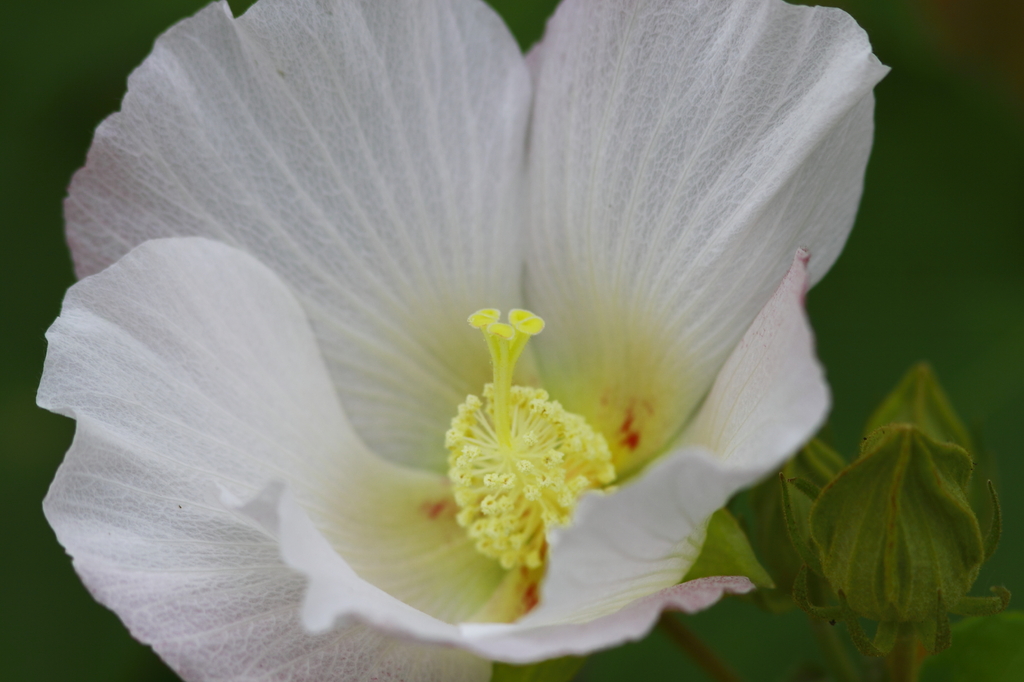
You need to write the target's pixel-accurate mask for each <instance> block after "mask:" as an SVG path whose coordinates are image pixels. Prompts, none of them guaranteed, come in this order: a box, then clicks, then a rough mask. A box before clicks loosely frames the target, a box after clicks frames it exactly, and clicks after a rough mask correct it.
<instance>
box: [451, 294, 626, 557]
mask: <svg viewBox="0 0 1024 682" xmlns="http://www.w3.org/2000/svg"><path fill="white" fill-rule="evenodd" d="M508 317H509V323H508V324H505V323H503V322H500V321H499V320H500V318H501V313H500V312H499V311H498V310H495V309H493V308H486V309H484V310H479V311H477V312H475V313H473V314H472V315H471V316H470V317H469V323H470V325H472V326H473V327H476V328H477V329H480V330H481V331H482V332H483V335H484V339H485V340H486V341H487V346H488V348H489V349H490V351H491V363H492V365H493V367H494V382H493V383H490V384H487V385H486V386H484V390H483V396H484V399H483V400H481V399H480V398H478V397H477V396H475V395H470V396H467V398H466V402H464V403H462V404H461V405H459V408H458V414H457V415H456V416H455V418H453V419H452V425H451V429H449V430H448V433H447V434H446V438H445V440H446V443H445V445H446V446H447V448H448V449H449V451H450V453H451V454H450V455H449V457H448V466H449V469H448V477H449V478H450V479H451V482H452V488H453V492H454V495H455V502H456V504H458V506H459V508H460V511H459V513H458V515H457V516H456V519H457V520H458V522H459V525H461V526H462V527H463V528H465V529H466V530H467V532H468V533H469V536H470V537H471V538H472V539H473V540H474V541H475V543H476V548H477V549H478V550H479V551H480V552H482V553H483V554H485V555H486V556H489V557H493V558H495V559H498V560H499V561H500V562H501V565H502V566H503V567H505V568H514V567H517V566H526V567H527V568H538V567H539V566H541V565H542V564H543V562H544V558H545V553H546V549H547V547H546V539H545V536H546V531H547V529H548V528H549V527H551V526H564V525H567V524H568V523H569V521H570V519H571V518H572V512H573V510H574V509H575V507H576V502H577V500H578V499H579V496H580V494H581V493H582V492H583V491H585V490H588V489H591V488H597V487H600V486H603V485H607V484H608V483H611V482H612V481H613V480H614V479H615V468H614V466H612V463H611V452H610V451H609V450H608V444H607V443H606V442H605V439H604V437H603V436H602V435H601V434H599V433H595V432H594V430H593V429H592V428H590V425H589V424H587V422H586V420H584V419H583V417H580V416H579V415H576V414H572V413H570V412H566V411H565V410H564V409H563V408H562V406H561V405H560V404H559V403H558V401H556V400H549V399H548V394H547V392H546V391H544V390H542V389H539V388H527V387H524V386H513V385H512V372H513V370H514V369H515V365H516V361H517V360H518V359H519V356H520V354H521V353H522V352H523V349H524V348H525V347H526V344H527V342H528V341H529V340H530V337H531V336H534V335H536V334H539V333H540V332H541V331H542V330H543V329H544V320H542V319H541V318H539V317H537V316H536V315H534V314H533V313H531V312H529V311H527V310H513V311H511V312H510V313H509V316H508Z"/></svg>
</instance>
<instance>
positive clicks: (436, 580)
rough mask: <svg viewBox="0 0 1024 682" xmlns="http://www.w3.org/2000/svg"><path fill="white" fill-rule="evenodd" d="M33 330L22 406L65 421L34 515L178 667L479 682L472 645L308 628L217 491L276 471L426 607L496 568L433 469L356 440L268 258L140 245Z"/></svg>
mask: <svg viewBox="0 0 1024 682" xmlns="http://www.w3.org/2000/svg"><path fill="white" fill-rule="evenodd" d="M47 338H48V339H49V343H50V347H49V351H48V353H47V361H46V368H45V370H44V375H43V380H42V385H41V387H40V391H39V403H40V405H42V406H43V407H46V408H48V409H51V410H54V411H57V412H60V413H62V414H65V415H68V416H71V417H73V418H75V419H77V421H78V425H77V430H76V436H75V442H74V444H73V446H72V448H71V450H70V451H69V452H68V455H67V457H66V459H65V461H64V463H63V464H62V465H61V467H60V469H59V471H58V473H57V476H56V478H55V480H54V482H53V485H52V486H51V488H50V492H49V493H48V495H47V498H46V500H45V502H44V511H45V513H46V517H47V519H48V520H49V522H50V524H51V525H52V526H53V528H54V530H55V531H56V533H57V537H58V539H59V540H60V542H61V543H62V544H63V545H64V546H65V548H67V550H68V552H69V554H71V555H72V557H73V558H74V562H75V568H76V570H77V571H78V572H79V574H80V575H81V576H82V579H83V581H84V582H85V583H86V585H87V586H88V587H89V589H90V590H91V591H92V593H93V594H94V595H95V596H96V597H97V599H99V600H100V601H101V602H102V603H104V604H106V605H107V606H109V607H110V608H111V609H113V610H114V611H115V612H117V613H118V615H119V616H121V618H122V619H123V620H124V621H125V623H126V624H127V625H128V627H129V628H130V629H131V631H132V633H133V634H134V635H135V636H136V637H138V638H139V639H141V640H143V641H146V642H149V643H151V644H152V645H153V646H154V648H155V649H156V650H157V651H158V652H159V653H160V654H161V656H163V657H164V658H165V659H166V660H167V661H168V662H169V663H170V664H171V665H172V666H174V667H175V668H176V669H177V670H178V671H179V672H181V673H182V674H183V675H184V676H185V677H186V679H190V680H236V679H237V680H241V679H268V680H270V679H290V680H310V681H312V680H320V679H325V678H326V677H328V676H329V675H328V672H330V673H331V675H330V677H331V678H332V679H333V675H334V674H335V673H336V672H337V671H339V670H341V671H344V670H349V671H353V674H355V672H358V671H364V672H366V674H370V672H372V671H373V670H381V671H393V672H394V671H399V672H400V671H410V670H421V671H423V672H422V675H423V676H422V677H416V678H415V679H422V680H431V679H433V680H446V679H451V678H453V677H454V678H456V679H466V680H484V679H487V674H486V673H487V669H486V664H485V663H482V662H480V661H478V660H476V659H474V658H473V657H467V656H466V655H464V654H458V655H457V654H454V653H438V654H437V656H436V657H434V654H433V653H430V651H433V650H430V651H426V650H423V649H421V648H418V647H417V646H414V645H406V644H400V643H396V642H392V641H391V640H390V638H382V637H381V635H380V634H379V633H377V632H375V631H369V630H366V629H365V628H355V629H347V630H344V631H341V630H339V631H336V632H334V633H332V634H331V635H330V636H326V637H319V638H317V637H312V636H310V635H308V634H307V633H306V632H305V631H304V630H303V629H302V627H301V624H300V619H299V607H300V604H301V599H302V595H303V585H304V581H303V580H302V579H301V576H298V575H296V574H295V573H294V572H293V571H292V570H291V569H289V568H288V567H287V566H286V565H285V564H284V563H283V562H282V560H281V556H280V551H279V547H278V543H277V542H276V540H275V539H274V538H272V537H269V536H267V535H266V534H265V533H263V532H261V531H260V530H259V529H257V528H254V527H253V526H252V524H251V523H248V522H241V521H240V520H239V519H238V518H237V516H235V515H233V514H231V513H230V512H229V511H228V510H226V509H225V508H224V506H223V505H222V504H221V503H220V502H219V501H218V498H217V495H216V494H215V486H216V485H219V486H220V487H221V488H222V489H223V490H224V491H225V493H224V494H229V495H232V496H235V497H240V498H248V497H251V496H252V495H253V494H254V493H256V492H257V491H259V490H261V489H263V487H264V486H265V485H266V484H267V483H268V482H269V481H272V480H282V481H287V482H288V485H289V486H290V487H291V488H292V489H293V490H295V491H296V498H297V499H298V500H299V503H301V504H302V505H303V506H304V508H305V509H307V510H308V511H309V513H310V516H311V517H312V518H313V519H315V520H316V522H317V524H318V525H319V526H320V527H323V528H325V529H329V532H327V533H326V534H325V536H326V537H328V538H330V542H331V543H332V544H333V546H334V547H335V548H336V549H337V550H338V551H340V552H341V553H342V554H343V555H345V556H346V558H347V559H348V560H349V563H350V564H351V565H352V566H353V567H354V569H355V570H356V571H359V572H360V575H361V576H362V577H363V578H365V579H367V580H371V581H373V582H374V584H375V585H376V587H374V589H377V590H380V589H384V590H388V591H390V592H391V593H392V594H394V595H396V596H397V597H398V598H399V599H403V600H405V601H407V602H408V603H410V604H412V605H414V606H415V607H417V608H420V609H423V610H426V611H429V612H431V613H433V614H435V615H437V616H439V617H441V618H448V619H451V620H453V621H454V620H461V619H463V618H465V617H468V615H469V614H472V613H474V612H476V611H477V610H478V609H479V608H480V606H481V605H482V604H483V603H484V602H485V601H486V599H487V598H488V597H489V596H490V594H491V592H493V590H494V588H495V586H496V585H497V584H498V582H499V581H500V580H501V577H502V576H501V571H500V570H495V569H494V567H493V563H494V562H491V561H489V560H487V559H486V558H485V557H482V556H480V555H479V553H478V552H476V550H475V549H474V548H473V547H472V544H471V543H470V542H468V540H467V539H466V537H465V533H464V532H463V531H462V529H461V528H459V527H458V525H457V524H456V523H455V521H454V518H453V514H449V513H447V512H446V511H445V510H443V509H438V508H437V506H436V505H437V502H438V501H446V503H448V504H451V505H453V503H452V502H451V501H450V494H449V493H448V489H447V483H446V482H445V481H444V479H443V477H441V476H438V475H436V474H431V473H426V472H422V471H413V470H406V469H402V468H400V467H398V466H396V465H394V464H390V463H388V462H385V461H383V460H379V459H376V458H374V457H373V456H372V454H370V453H369V452H368V451H367V450H366V448H365V446H364V445H363V443H362V442H361V441H360V440H359V439H358V437H356V436H355V435H354V433H353V432H352V430H351V427H350V426H349V424H348V422H347V420H346V418H345V415H344V413H343V412H342V410H341V407H340V405H339V403H338V401H337V397H336V395H335V393H334V387H333V385H332V384H331V382H330V378H329V376H328V374H327V372H326V368H325V367H324V364H323V360H322V359H321V357H320V353H319V348H318V346H317V342H316V339H315V338H314V336H313V334H312V331H311V330H310V328H309V325H308V322H307V321H306V318H305V314H304V311H303V310H302V308H301V306H300V305H299V303H298V301H297V300H296V299H295V298H294V296H293V295H292V294H291V293H290V291H289V290H288V288H287V287H286V286H285V285H284V284H283V283H282V282H281V281H280V280H279V279H278V278H277V277H276V275H274V274H273V273H272V272H271V271H270V270H269V269H267V268H266V267H265V266H263V265H261V264H260V263H259V262H257V261H256V260H255V259H254V258H252V257H251V256H248V255H246V254H244V253H242V252H240V251H236V250H235V249H232V248H230V247H227V246H224V245H221V244H218V243H215V242H210V241H207V240H205V239H198V238H187V239H168V240H157V241H152V242H147V243H146V244H143V245H142V246H140V247H138V248H137V249H135V250H134V251H132V252H131V253H130V254H128V255H127V256H125V257H124V258H123V259H122V260H121V261H119V262H118V263H117V264H115V265H113V266H111V267H110V268H108V269H107V270H105V271H103V272H102V273H100V274H98V275H95V276H92V277H89V278H86V279H84V280H82V281H81V282H79V283H78V284H76V285H75V286H74V287H72V289H71V290H70V291H69V293H68V295H67V298H66V300H65V303H64V308H63V311H62V313H61V316H60V318H59V319H58V320H57V322H55V323H54V325H53V327H52V328H51V330H50V331H49V333H48V335H47ZM396 565H397V566H400V567H404V571H398V570H396V568H395V567H396ZM350 570H351V569H350ZM391 598H394V597H391ZM408 608H412V607H408ZM425 617H427V616H425ZM438 622H441V621H438ZM449 627H451V626H449ZM432 657H433V658H432ZM460 671H461V672H460Z"/></svg>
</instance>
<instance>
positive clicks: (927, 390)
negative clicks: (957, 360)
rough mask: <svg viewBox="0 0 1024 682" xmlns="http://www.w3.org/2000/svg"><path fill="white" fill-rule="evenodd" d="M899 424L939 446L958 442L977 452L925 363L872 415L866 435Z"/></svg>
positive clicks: (907, 375) (907, 377)
mask: <svg viewBox="0 0 1024 682" xmlns="http://www.w3.org/2000/svg"><path fill="white" fill-rule="evenodd" d="M896 422H902V423H905V424H913V425H914V426H916V427H917V428H919V429H921V430H922V431H924V432H925V433H926V434H928V436H929V437H930V438H933V439H934V440H937V441H939V442H940V443H956V444H957V445H959V446H960V447H962V448H964V449H965V450H967V452H969V453H971V454H972V455H974V453H975V448H974V443H973V441H972V440H971V435H970V433H969V432H968V431H967V428H966V427H965V426H964V424H963V422H961V421H960V418H959V417H957V415H956V412H954V411H953V406H952V405H951V404H950V402H949V398H947V397H946V393H945V391H943V390H942V387H941V386H940V385H939V380H938V379H937V378H936V377H935V372H934V371H932V368H931V366H930V365H929V364H928V363H926V362H922V363H919V364H917V365H914V366H913V367H911V368H910V371H908V372H907V373H906V375H904V377H903V379H901V380H900V383H899V384H898V385H897V386H896V388H894V389H893V391H892V393H890V394H889V395H888V396H886V398H885V400H883V401H882V404H881V405H880V406H879V407H878V409H877V410H875V413H874V414H873V415H871V419H869V420H868V425H867V427H866V428H865V429H864V434H865V435H867V434H870V433H872V432H873V431H875V430H876V429H878V428H880V427H882V426H885V425H886V424H893V423H896Z"/></svg>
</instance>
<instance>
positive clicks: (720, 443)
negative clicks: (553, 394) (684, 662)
mask: <svg viewBox="0 0 1024 682" xmlns="http://www.w3.org/2000/svg"><path fill="white" fill-rule="evenodd" d="M806 261H807V255H806V253H804V252H799V253H798V254H797V257H796V258H795V259H794V261H793V266H792V268H791V269H790V271H789V273H788V274H787V275H786V277H785V279H784V280H783V282H782V284H781V285H780V286H779V288H778V290H777V291H776V292H775V295H774V296H773V297H772V298H771V300H770V301H769V302H768V305H766V306H765V307H764V309H763V310H762V311H761V313H760V314H759V315H758V316H757V319H756V320H754V323H753V324H752V325H751V327H750V329H748V330H747V333H746V334H745V335H744V337H743V340H742V341H741V343H740V344H739V346H738V347H737V348H736V349H735V350H734V351H733V353H732V355H730V356H729V359H728V361H727V362H726V364H725V367H723V368H722V371H721V373H720V374H719V376H718V378H717V379H716V380H715V385H714V387H713V388H712V390H711V393H710V394H709V395H708V397H707V400H706V401H705V402H704V404H703V405H702V406H701V409H700V411H699V413H698V415H697V417H696V420H695V421H694V423H693V426H692V427H691V428H690V429H689V430H688V431H687V433H685V434H684V436H683V439H682V442H681V443H680V445H679V447H678V449H675V450H673V451H670V452H669V453H668V454H666V455H665V456H664V457H663V458H662V459H660V460H658V461H656V462H654V463H652V464H651V465H649V466H648V468H647V469H646V470H644V472H643V473H642V474H641V476H640V477H639V479H637V480H634V481H633V482H630V483H627V484H625V485H624V486H623V487H622V488H621V489H620V490H618V491H617V492H615V493H613V494H609V495H597V494H590V495H585V496H584V497H583V499H581V501H580V504H579V507H578V508H577V510H576V515H575V518H574V523H573V525H572V526H571V527H569V528H566V529H563V530H558V531H555V532H554V533H552V534H551V536H550V542H551V555H550V556H551V559H550V564H549V566H548V574H547V577H546V579H545V581H544V583H543V585H542V588H541V589H542V591H541V602H540V605H539V606H538V607H537V608H536V609H535V610H534V611H532V612H531V613H530V614H528V615H527V616H526V617H525V618H524V619H522V621H520V622H521V624H523V625H527V624H533V625H536V624H544V623H549V622H565V621H578V620H580V619H584V620H585V619H590V618H594V617H597V616H601V615H603V614H607V613H611V612H614V611H615V610H617V609H619V608H621V607H623V606H624V605H625V604H628V603H630V602H632V601H633V600H635V599H637V598H639V597H641V596H643V595H646V594H650V593H652V592H655V591H657V590H660V589H664V588H666V587H668V586H670V585H673V584H675V583H677V582H678V581H679V580H680V579H681V578H682V576H683V575H684V574H685V573H686V571H687V569H688V568H689V567H690V565H691V564H692V563H693V561H694V560H695V559H696V557H697V555H698V554H699V552H700V547H701V544H702V543H703V533H704V529H705V527H706V523H707V519H708V517H709V516H710V515H711V514H712V513H713V512H714V511H715V510H716V509H718V508H719V507H721V506H723V505H724V504H725V503H726V501H727V500H728V499H729V498H730V497H731V496H732V495H733V494H734V493H735V492H737V491H738V490H739V489H741V488H743V487H745V486H748V485H750V484H752V483H754V482H755V481H757V480H758V479H760V478H763V477H764V476H765V475H766V474H768V473H769V472H771V471H773V470H776V469H777V468H778V467H781V465H782V463H783V462H784V461H785V460H786V459H787V458H788V457H789V456H790V455H792V454H793V453H794V452H795V451H796V450H797V449H798V448H799V447H800V446H801V445H802V444H803V443H804V442H806V441H807V440H808V439H809V438H810V437H811V436H812V435H813V434H814V432H815V430H816V429H817V428H818V427H819V426H820V425H821V423H822V421H823V420H824V418H825V415H826V414H827V412H828V406H829V394H828V387H827V385H826V384H825V379H824V374H823V371H822V368H821V365H820V364H819V363H818V361H817V359H816V358H815V356H814V340H813V337H812V335H811V330H810V325H809V323H808V321H807V316H806V314H805V313H804V307H803V297H804V292H805V291H806V287H807V270H806Z"/></svg>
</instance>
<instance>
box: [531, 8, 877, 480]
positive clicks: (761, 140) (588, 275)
mask: <svg viewBox="0 0 1024 682" xmlns="http://www.w3.org/2000/svg"><path fill="white" fill-rule="evenodd" d="M529 61H530V64H531V67H532V69H533V71H534V72H535V81H536V86H535V87H536V94H535V105H534V113H533V120H532V124H531V129H530V130H531V133H530V159H529V173H530V176H529V183H530V184H529V189H530V204H529V207H530V211H531V213H530V221H529V226H530V241H529V247H528V260H527V279H526V285H527V301H528V304H529V305H530V306H531V309H534V310H536V311H537V312H538V314H540V315H544V316H545V317H546V318H547V319H549V320H557V321H558V324H557V325H556V324H550V325H549V330H548V331H546V332H545V334H544V335H543V336H541V337H539V338H538V339H537V341H536V344H535V345H536V350H537V351H538V357H539V359H540V361H541V370H542V372H543V376H544V381H545V386H546V387H547V388H549V390H550V391H551V393H552V395H554V396H555V397H556V398H559V399H560V400H562V402H563V403H564V404H565V405H566V408H567V409H570V410H572V411H574V412H577V413H580V414H583V415H584V416H586V417H587V418H588V419H589V420H591V422H592V423H594V424H595V425H599V426H600V428H601V429H602V431H603V432H604V433H605V435H606V436H607V437H608V438H609V442H610V444H611V445H612V447H613V449H616V450H617V452H616V459H617V464H618V466H619V468H620V470H621V471H624V472H628V471H629V470H631V469H633V468H634V467H636V466H638V465H639V464H641V463H642V462H643V461H644V460H646V459H647V458H648V457H650V456H651V455H653V454H655V453H657V452H660V451H661V450H662V449H663V448H664V447H665V445H666V443H667V442H668V439H669V438H671V437H672V436H673V435H675V434H677V433H678V432H679V430H680V429H681V428H682V427H683V425H684V424H685V423H686V422H687V421H688V419H689V416H690V415H691V413H692V411H693V410H694V409H695V408H696V406H697V405H698V403H699V402H700V400H701V399H702V398H703V397H704V396H705V395H706V393H707V391H708V389H709V388H710V386H711V384H712V382H713V381H714V380H715V377H716V376H717V374H718V371H719V369H720V368H721V367H722V364H723V363H724V362H725V360H726V358H727V357H728V355H729V353H730V352H731V351H732V349H733V348H734V347H735V346H736V343H737V342H739V340H740V338H741V337H742V335H743V334H744V332H745V330H746V329H747V328H748V327H749V326H750V324H751V322H752V321H753V319H754V317H755V316H756V315H757V313H758V311H759V310H760V309H761V308H762V307H763V306H764V305H765V303H766V302H767V301H768V299H769V298H770V296H771V294H772V292H773V291H774V290H775V288H776V287H777V286H778V283H779V281H780V280H781V279H782V277H783V275H784V274H785V272H786V267H787V264H788V262H789V260H790V259H791V258H792V255H793V253H794V251H796V249H797V248H799V247H803V248H806V249H807V250H808V251H809V252H810V253H811V254H812V255H813V257H814V259H813V261H812V265H811V282H812V283H813V282H814V281H817V279H819V278H820V277H821V276H822V275H823V274H824V273H825V272H826V271H827V270H828V268H829V267H830V266H831V265H832V262H833V261H834V260H835V258H836V256H837V255H838V254H839V251H840V250H841V248H842V246H843V244H844V242H845V240H846V236H847V233H848V232H849V229H850V227H851V225H852V223H853V219H854V214H855V212H856V210H857V204H858V201H859V199H860V195H861V188H862V178H863V173H864V167H865V164H866V162H867V158H868V153H869V151H870V148H871V137H872V130H873V123H872V113H873V108H874V100H873V95H872V92H871V91H872V87H873V86H874V85H875V83H877V82H878V80H879V79H881V78H882V76H883V75H884V74H885V73H886V71H887V69H886V68H885V67H884V66H882V65H881V64H880V63H879V62H878V60H877V59H876V58H875V57H874V56H873V55H872V54H871V46H870V45H869V43H868V39H867V36H866V35H865V34H864V32H863V31H862V30H861V29H860V28H859V27H858V26H857V25H856V23H855V22H854V21H853V19H851V18H850V17H849V16H848V15H846V14H845V13H843V12H841V11H839V10H836V9H828V8H821V7H815V8H809V7H797V6H793V5H789V4H786V3H784V2H781V1H780V0H735V1H732V2H722V1H720V0H693V1H688V2H682V1H680V0H628V1H625V2H623V1H621V0H564V2H562V4H561V5H560V7H559V8H558V10H557V11H556V13H555V15H554V17H553V18H552V20H551V21H550V22H549V24H548V29H547V33H546V35H545V37H544V40H543V42H542V43H541V44H540V45H539V46H538V47H537V48H535V50H534V52H532V53H531V55H530V58H529Z"/></svg>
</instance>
